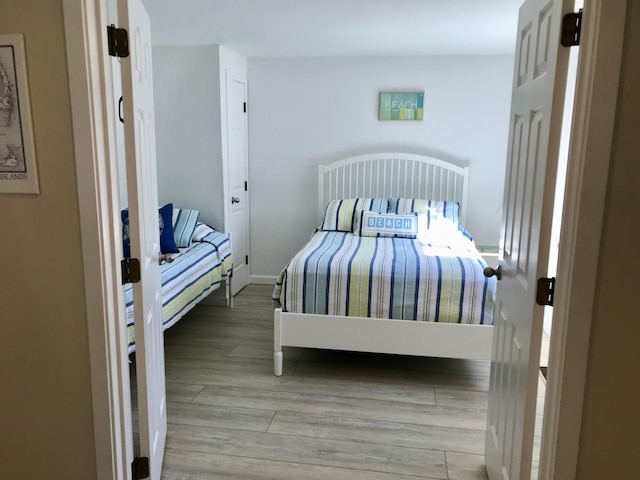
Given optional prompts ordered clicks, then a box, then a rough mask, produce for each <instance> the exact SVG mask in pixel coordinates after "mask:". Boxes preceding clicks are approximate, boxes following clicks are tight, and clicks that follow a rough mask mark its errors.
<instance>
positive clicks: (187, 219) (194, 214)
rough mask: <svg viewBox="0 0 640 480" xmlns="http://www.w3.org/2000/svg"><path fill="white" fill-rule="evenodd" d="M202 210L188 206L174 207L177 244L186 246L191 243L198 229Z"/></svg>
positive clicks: (174, 227) (174, 234) (181, 246)
mask: <svg viewBox="0 0 640 480" xmlns="http://www.w3.org/2000/svg"><path fill="white" fill-rule="evenodd" d="M199 217H200V212H199V211H198V210H189V209H186V208H174V209H173V238H174V240H175V242H176V245H177V246H178V247H180V248H185V247H188V246H189V245H191V239H192V237H193V232H195V230H196V225H197V224H198V218H199Z"/></svg>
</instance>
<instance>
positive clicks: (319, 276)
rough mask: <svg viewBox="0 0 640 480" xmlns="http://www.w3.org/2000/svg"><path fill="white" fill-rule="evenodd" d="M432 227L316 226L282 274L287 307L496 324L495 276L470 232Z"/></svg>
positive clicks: (279, 294)
mask: <svg viewBox="0 0 640 480" xmlns="http://www.w3.org/2000/svg"><path fill="white" fill-rule="evenodd" d="M436 230H437V229H429V230H428V233H427V234H426V235H422V234H421V235H419V236H418V238H416V239H408V238H390V237H361V236H358V235H354V234H352V233H349V232H338V231H319V232H317V233H316V234H315V235H314V236H313V237H312V239H311V240H310V241H309V242H308V243H307V245H305V246H304V247H303V248H302V250H301V251H300V252H298V254H296V255H295V257H294V258H293V259H292V260H291V261H290V262H289V264H288V265H287V267H286V268H285V269H284V270H283V271H282V272H281V273H280V275H279V278H278V280H277V283H276V287H275V289H274V293H273V300H274V305H276V306H278V307H281V308H282V309H283V311H287V312H297V313H315V314H323V315H343V316H345V315H346V316H360V317H375V318H392V319H403V320H420V321H435V322H447V323H467V324H492V323H493V308H494V299H495V290H496V280H495V278H486V277H485V276H484V274H483V269H484V268H485V267H486V266H487V265H486V263H485V262H484V260H483V259H482V257H481V256H480V254H479V252H478V251H477V249H476V248H475V244H474V243H473V241H472V240H471V239H470V238H469V236H468V234H467V235H465V233H463V232H460V231H458V230H457V229H455V228H453V229H450V228H447V229H445V230H446V231H443V232H438V231H436Z"/></svg>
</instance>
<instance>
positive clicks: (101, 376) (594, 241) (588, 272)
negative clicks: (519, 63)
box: [70, 0, 624, 478]
mask: <svg viewBox="0 0 640 480" xmlns="http://www.w3.org/2000/svg"><path fill="white" fill-rule="evenodd" d="M596 4H599V2H597V1H596V0H594V2H593V5H596ZM594 10H595V9H594ZM605 13H606V12H605ZM600 15H601V12H600V11H599V12H598V15H594V17H595V19H594V20H592V22H593V23H592V24H591V27H593V25H594V24H596V25H599V23H598V22H599V21H600ZM612 20H613V21H612V26H611V27H609V28H608V29H606V33H607V34H610V35H613V36H614V37H615V34H616V32H618V33H619V32H624V16H622V18H621V17H620V16H618V17H614V18H613V19H612ZM102 23H104V22H96V25H93V26H91V25H90V26H89V27H88V28H89V29H91V28H93V29H94V30H95V31H94V33H95V34H96V35H97V36H99V32H101V29H102V26H101V25H102ZM98 27H99V28H98ZM603 35H604V34H603ZM620 38H621V37H620ZM598 41H602V39H601V38H598V37H597V35H596V40H595V45H591V46H590V49H591V51H590V53H591V54H592V55H594V50H595V48H596V47H597V46H598V43H597V42H598ZM621 43H622V42H621V40H620V41H619V44H620V45H621ZM615 47H616V45H614V50H615ZM620 48H621V47H620ZM97 51H99V49H97ZM73 53H77V52H73ZM610 63H614V65H610ZM605 64H609V65H607V66H608V67H614V68H609V69H605V68H604V66H605ZM615 66H616V65H615V59H612V60H611V62H607V61H606V59H604V60H603V61H601V62H600V63H598V64H596V65H595V66H592V67H591V70H587V71H588V72H591V73H592V72H593V69H597V70H598V71H599V72H600V73H602V72H609V71H610V72H611V74H610V76H609V79H611V80H612V81H617V70H616V69H615ZM85 68H86V70H85V71H87V70H88V71H92V70H91V68H90V67H85ZM83 73H85V72H79V74H78V75H79V76H80V77H82V74H83ZM70 75H72V76H73V72H72V73H71V74H70ZM612 77H613V78H612ZM582 78H587V75H585V72H583V73H582V75H581V79H582ZM74 80H78V78H75V79H74ZM80 81H84V82H86V79H81V80H80ZM588 90H589V92H588V93H593V92H594V91H597V93H599V94H603V97H601V98H605V99H606V100H608V101H611V102H613V104H615V94H616V91H613V92H612V91H611V89H608V90H603V89H600V90H599V89H598V86H597V85H596V86H595V87H594V86H593V85H591V86H590V87H589V89H588ZM93 95H94V97H95V98H96V99H97V100H98V101H99V102H100V98H101V97H100V96H99V94H97V93H93ZM595 107H598V105H596V106H595ZM109 108H110V107H107V110H109ZM607 112H608V109H603V108H602V106H600V108H599V109H598V111H597V112H596V111H591V112H589V113H588V114H585V117H584V119H585V120H589V119H595V120H597V121H594V124H599V125H601V124H602V123H603V122H609V123H611V124H612V116H613V114H612V113H610V112H609V113H607ZM111 113H113V112H111ZM581 113H585V112H584V111H583V112H581ZM89 118H90V117H89ZM609 123H605V125H608V124H609ZM604 130H605V137H606V132H609V133H610V130H609V129H607V128H605V129H604ZM597 131H598V129H597V128H596V126H595V125H591V124H589V125H586V126H585V125H583V126H582V135H583V136H584V135H585V134H586V133H591V132H593V133H594V137H596V136H598V135H596V134H595V132H597ZM97 137H99V135H97ZM78 138H80V136H78ZM78 141H80V140H78ZM609 141H610V138H609ZM606 142H607V138H604V139H601V140H600V144H602V143H605V144H606ZM98 147H100V144H99V141H98ZM101 148H102V149H103V150H101V152H104V151H108V148H107V146H106V145H102V147H101ZM592 150H593V149H591V150H589V149H587V151H586V152H585V151H582V152H580V155H581V156H580V160H581V161H584V158H585V157H588V156H589V154H591V152H592ZM92 160H94V162H95V158H94V159H92ZM588 173H589V172H588ZM591 173H593V172H591ZM574 175H575V174H574ZM570 178H571V176H570ZM578 178H582V177H581V176H578ZM589 179H590V182H591V184H590V185H591V186H593V185H594V184H595V185H596V186H599V187H601V188H600V189H596V190H598V192H604V185H603V184H602V183H603V182H602V178H600V179H599V180H600V184H599V183H598V182H597V180H598V178H591V177H590V178H589ZM94 189H95V190H94V191H95V192H98V193H100V194H104V192H105V186H104V185H101V184H100V183H96V184H95V185H94ZM582 191H583V190H580V192H582ZM580 192H579V193H580ZM574 193H575V192H574ZM576 195H577V194H576ZM576 195H574V196H573V197H572V198H573V199H575V198H576ZM99 198H101V199H102V198H104V197H103V196H100V197H99ZM89 200H91V201H87V202H86V204H85V205H84V206H83V208H84V209H88V210H90V209H91V208H93V205H94V204H93V200H92V199H91V198H89ZM599 200H602V199H599ZM578 201H579V196H578ZM81 205H82V202H81ZM101 206H102V205H101ZM578 206H579V203H578ZM569 208H571V209H572V212H573V213H576V212H577V206H576V204H575V203H569ZM96 210H97V212H94V215H93V218H95V217H98V218H100V214H101V213H102V211H101V210H98V209H96ZM89 228H91V225H89ZM568 230H571V228H569V229H568ZM565 231H566V230H565ZM576 232H578V233H579V228H578V227H574V228H573V233H574V234H575V233H576ZM570 233H571V232H570ZM587 233H588V232H587ZM574 236H575V235H574ZM105 241H106V244H107V245H111V246H112V244H113V240H112V239H109V238H106V239H105ZM83 243H85V242H84V241H83ZM570 243H571V242H570ZM598 244H599V238H594V235H587V236H586V238H585V237H584V236H581V243H580V245H579V246H581V247H582V249H583V251H584V249H585V247H588V248H587V251H589V249H592V248H593V247H594V245H595V246H596V247H597V246H598ZM86 245H87V248H89V249H91V251H92V252H95V253H96V255H98V256H100V257H101V258H102V257H104V256H105V252H104V251H103V249H102V248H103V247H101V246H100V245H91V244H90V242H86ZM573 245H574V246H575V245H577V244H576V242H575V239H574V240H573ZM568 246H569V247H571V246H572V245H568ZM107 248H109V247H107ZM563 251H564V250H563ZM108 258H109V257H108V255H107V260H108ZM569 267H570V273H572V274H573V276H574V277H575V278H576V279H582V278H585V279H587V278H589V279H590V278H593V274H592V273H593V272H592V269H591V267H590V266H588V265H587V266H582V267H583V268H582V269H580V268H579V267H580V266H578V265H573V264H571V262H569ZM565 268H567V266H566V265H565ZM576 274H577V275H576ZM580 274H582V275H580ZM104 281H105V282H106V283H107V284H108V283H109V282H112V281H113V279H111V278H109V277H108V276H106V277H105V278H104ZM92 288H93V290H95V286H94V285H88V286H87V290H88V291H93V290H92ZM95 296H99V295H98V294H96V295H95ZM95 296H93V297H92V298H95ZM570 299H571V298H570V294H569V293H566V298H565V299H564V300H565V301H567V300H570ZM109 301H113V299H111V300H109V299H105V302H107V303H108V302H109ZM116 309H117V305H116ZM565 310H570V309H565ZM563 313H564V314H565V315H568V316H569V317H570V314H571V311H569V312H567V311H564V312H563ZM571 325H572V324H571V323H570V326H571ZM105 326H107V327H109V323H108V322H107V321H106V320H105ZM576 327H577V326H576ZM582 327H583V328H584V327H585V325H584V323H583V324H582ZM108 331H109V330H108V328H107V329H105V330H104V331H102V332H101V331H99V330H98V331H96V332H94V334H97V335H98V337H100V335H103V336H102V337H100V338H95V339H94V340H96V341H95V343H92V345H93V347H92V349H91V355H92V357H96V358H100V356H101V355H102V356H104V354H105V351H104V347H103V345H109V337H108V334H107V339H106V340H105V338H104V335H105V332H108ZM554 336H555V335H554ZM561 341H566V338H564V339H562V340H554V342H561ZM586 343H587V344H588V338H587V339H586ZM583 345H584V344H583ZM101 350H102V351H101ZM574 350H575V349H574ZM585 351H586V352H588V348H587V349H586V350H585ZM107 353H109V352H108V351H107ZM565 354H567V355H573V357H572V358H573V359H576V357H578V360H580V359H581V358H582V357H581V356H580V355H581V354H580V352H575V351H573V352H571V351H565ZM96 363H98V364H99V363H100V362H99V361H98V362H96ZM573 364H574V365H584V364H585V362H584V361H583V362H580V361H576V362H574V363H573ZM577 373H578V374H579V373H580V368H578V372H577ZM92 377H93V378H94V379H95V381H96V382H98V381H100V380H103V381H104V382H105V383H108V384H109V385H112V386H114V385H115V387H114V388H115V390H117V385H116V383H115V382H117V378H115V377H113V376H112V374H110V373H109V372H107V371H104V372H101V371H95V370H92ZM561 387H562V385H559V387H558V388H561ZM565 393H567V392H565ZM568 393H571V392H568ZM104 398H107V396H106V395H105V396H104ZM553 400H555V401H557V398H555V399H552V403H554V402H553ZM578 400H579V402H578V403H580V404H581V397H580V398H579V399H578ZM114 401H117V395H116V400H114ZM569 403H571V404H572V408H575V403H572V402H569ZM95 406H96V418H101V419H102V420H104V419H105V418H109V419H111V421H110V424H111V428H110V429H104V428H100V429H96V431H97V432H98V433H97V435H100V434H102V435H103V436H104V435H107V436H110V437H111V438H112V439H113V441H110V442H108V443H109V444H114V445H116V447H115V448H116V449H117V448H118V446H117V445H119V443H120V442H121V439H120V438H121V437H120V436H119V434H115V433H113V432H120V425H119V423H118V422H117V421H116V419H114V418H113V416H112V414H111V412H110V410H109V409H108V408H101V407H104V405H102V404H101V403H97V404H96V405H95ZM557 407H558V408H557V410H560V408H559V406H557ZM102 420H101V421H102ZM100 426H101V427H102V426H103V425H102V423H100ZM578 427H579V423H578ZM572 432H575V427H573V429H571V428H569V434H570V435H569V437H570V440H571V441H572V442H573V444H574V445H575V442H576V441H577V433H576V434H571V433H572ZM553 437H557V434H556V435H554V436H553ZM98 443H99V442H98ZM102 444H104V442H102ZM543 446H544V445H543ZM556 447H557V448H558V449H560V450H562V447H563V446H562V445H556V444H554V448H556ZM565 447H566V445H565ZM560 458H562V457H560ZM574 458H575V457H574ZM569 461H570V459H569ZM125 471H126V470H125ZM123 478H125V477H123Z"/></svg>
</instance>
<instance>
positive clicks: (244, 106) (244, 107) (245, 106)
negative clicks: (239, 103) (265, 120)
mask: <svg viewBox="0 0 640 480" xmlns="http://www.w3.org/2000/svg"><path fill="white" fill-rule="evenodd" d="M243 112H244V113H247V102H244V104H243Z"/></svg>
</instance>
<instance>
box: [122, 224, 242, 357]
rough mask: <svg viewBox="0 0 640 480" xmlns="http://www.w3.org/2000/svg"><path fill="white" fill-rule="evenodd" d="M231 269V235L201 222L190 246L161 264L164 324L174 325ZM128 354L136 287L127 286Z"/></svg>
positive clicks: (131, 349) (132, 343) (131, 347)
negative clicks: (172, 258)
mask: <svg viewBox="0 0 640 480" xmlns="http://www.w3.org/2000/svg"><path fill="white" fill-rule="evenodd" d="M231 269H232V259H231V242H230V240H229V237H228V236H227V235H225V234H223V233H220V232H218V231H216V230H214V229H212V228H211V227H209V226H207V225H205V224H203V223H198V225H197V226H196V230H195V232H194V234H193V240H192V242H191V245H190V246H189V247H187V248H181V249H180V253H179V254H174V261H173V262H171V263H163V264H162V265H161V266H160V277H161V281H162V327H163V330H166V329H167V328H169V327H171V326H172V325H174V324H175V323H176V322H177V321H178V320H180V319H181V318H182V317H183V316H184V315H185V314H186V313H187V312H188V311H189V310H191V308H193V307H194V306H195V305H196V304H197V303H198V302H199V301H200V300H202V299H203V298H204V297H206V296H207V295H209V294H210V293H211V292H213V291H214V290H216V289H218V288H219V287H220V282H221V281H222V278H223V277H227V276H228V275H230V273H231ZM125 300H126V313H127V337H128V342H129V353H132V352H134V351H135V331H134V325H133V288H132V285H131V284H130V283H129V284H127V285H126V286H125Z"/></svg>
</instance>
